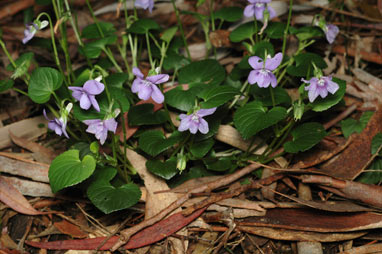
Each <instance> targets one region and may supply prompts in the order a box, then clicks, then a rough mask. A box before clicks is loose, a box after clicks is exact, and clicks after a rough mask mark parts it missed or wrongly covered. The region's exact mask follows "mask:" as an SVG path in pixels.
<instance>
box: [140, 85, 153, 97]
mask: <svg viewBox="0 0 382 254" xmlns="http://www.w3.org/2000/svg"><path fill="white" fill-rule="evenodd" d="M152 92H153V89H152V87H151V86H146V85H142V86H140V87H139V91H138V97H139V99H141V100H148V99H149V98H150V97H151V94H152Z"/></svg>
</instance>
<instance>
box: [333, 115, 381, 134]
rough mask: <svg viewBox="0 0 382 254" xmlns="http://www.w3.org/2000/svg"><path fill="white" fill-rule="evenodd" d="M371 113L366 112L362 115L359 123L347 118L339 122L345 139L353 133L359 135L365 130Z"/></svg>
mask: <svg viewBox="0 0 382 254" xmlns="http://www.w3.org/2000/svg"><path fill="white" fill-rule="evenodd" d="M373 113H374V112H372V111H366V112H364V113H363V114H362V116H361V118H360V119H359V121H357V120H355V119H353V118H348V119H345V120H342V121H341V123H340V124H341V130H342V134H344V137H345V138H348V137H349V136H350V135H351V134H353V133H355V132H356V133H361V132H362V131H363V129H365V127H366V125H367V123H368V122H369V120H370V118H371V117H372V116H373Z"/></svg>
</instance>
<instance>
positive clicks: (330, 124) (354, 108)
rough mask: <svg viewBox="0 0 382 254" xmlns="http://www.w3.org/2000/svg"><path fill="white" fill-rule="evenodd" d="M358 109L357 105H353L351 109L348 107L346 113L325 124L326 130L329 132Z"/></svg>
mask: <svg viewBox="0 0 382 254" xmlns="http://www.w3.org/2000/svg"><path fill="white" fill-rule="evenodd" d="M356 109H357V105H355V104H353V105H351V106H350V107H348V108H347V109H346V110H345V111H343V112H342V113H341V114H339V115H338V116H337V117H335V118H333V119H332V120H330V121H329V122H327V123H325V124H324V129H325V130H327V129H329V128H330V127H332V126H333V125H335V124H336V123H338V122H339V121H341V120H343V119H344V118H345V117H347V116H348V115H350V114H351V113H353V111H354V110H356Z"/></svg>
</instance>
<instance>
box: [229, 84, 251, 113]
mask: <svg viewBox="0 0 382 254" xmlns="http://www.w3.org/2000/svg"><path fill="white" fill-rule="evenodd" d="M247 86H248V80H246V81H245V83H244V85H243V86H242V87H241V89H240V94H239V95H236V96H235V99H234V100H233V101H232V103H231V105H229V107H228V109H231V108H232V107H233V106H234V105H235V104H236V102H237V101H238V100H239V98H240V96H241V95H242V93H244V91H245V89H246V88H247Z"/></svg>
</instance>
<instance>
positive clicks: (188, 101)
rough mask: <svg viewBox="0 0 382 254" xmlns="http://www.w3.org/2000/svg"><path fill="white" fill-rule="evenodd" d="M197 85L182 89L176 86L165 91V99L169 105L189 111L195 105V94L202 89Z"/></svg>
mask: <svg viewBox="0 0 382 254" xmlns="http://www.w3.org/2000/svg"><path fill="white" fill-rule="evenodd" d="M199 87H200V86H198V87H193V88H190V89H188V90H185V91H183V90H182V87H180V86H179V87H176V88H174V89H171V90H170V91H168V92H167V93H165V95H164V96H165V100H166V103H167V104H168V105H170V106H171V107H174V108H177V109H179V110H182V111H186V112H187V111H189V110H190V109H192V108H193V107H194V105H195V99H196V94H197V93H198V92H200V91H201V90H202V88H200V89H199Z"/></svg>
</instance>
